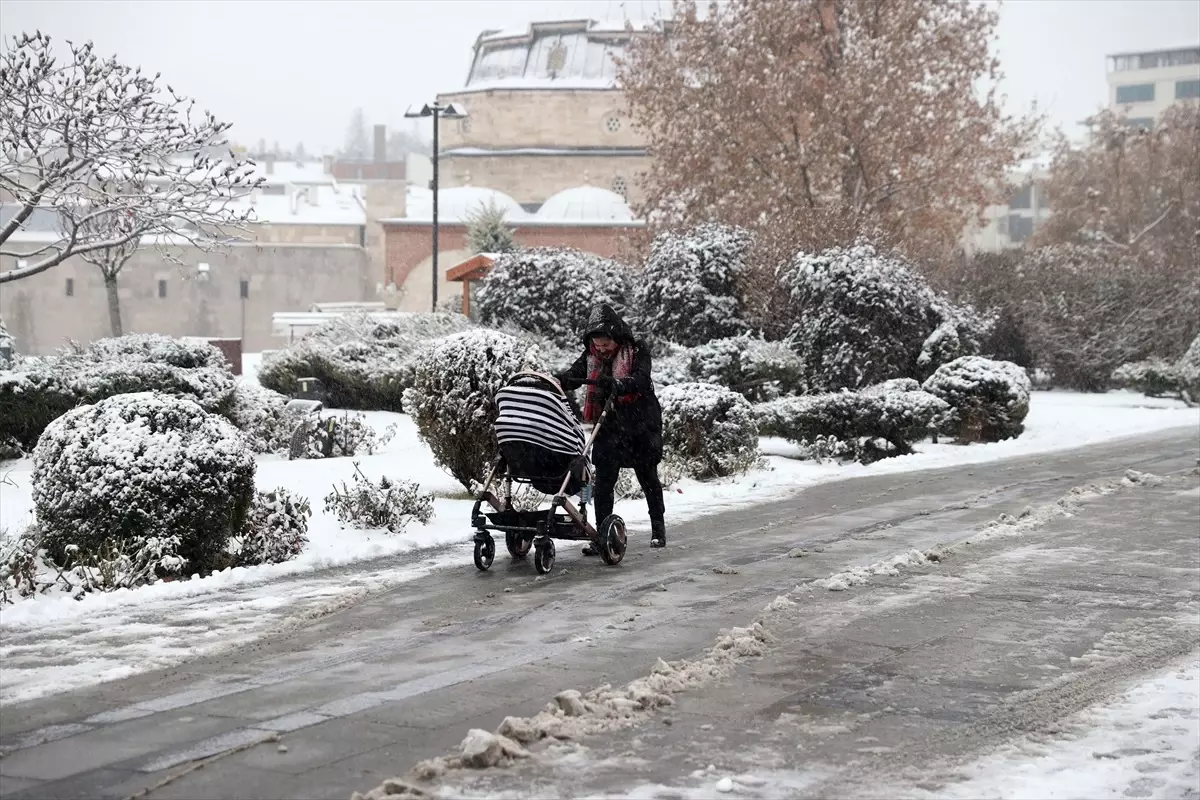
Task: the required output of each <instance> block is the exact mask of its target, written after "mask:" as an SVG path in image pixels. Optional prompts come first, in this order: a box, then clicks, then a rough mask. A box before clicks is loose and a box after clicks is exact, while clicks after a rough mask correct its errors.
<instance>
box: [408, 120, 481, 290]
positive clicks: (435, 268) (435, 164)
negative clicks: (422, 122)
mask: <svg viewBox="0 0 1200 800" xmlns="http://www.w3.org/2000/svg"><path fill="white" fill-rule="evenodd" d="M404 116H405V117H407V118H409V119H412V118H415V117H433V186H432V187H431V188H432V189H433V303H432V310H433V311H437V303H438V279H439V275H438V120H439V119H463V118H465V117H466V116H467V110H466V109H465V108H463V107H462V106H460V105H459V104H457V103H446V104H445V105H443V104H441V103H436V102H435V103H432V104H430V103H426V104H425V105H423V106H421V107H420V108H416V107H415V106H410V107H409V109H408V111H406V112H404Z"/></svg>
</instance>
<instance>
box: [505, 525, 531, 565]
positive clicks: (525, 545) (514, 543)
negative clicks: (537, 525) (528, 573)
mask: <svg viewBox="0 0 1200 800" xmlns="http://www.w3.org/2000/svg"><path fill="white" fill-rule="evenodd" d="M504 544H505V545H507V547H508V554H509V555H510V556H512V557H513V558H518V559H519V558H524V557H525V556H527V555H529V546H530V545H532V544H533V540H532V539H526V538H525V537H524V536H522V535H521V534H519V533H513V532H512V531H506V532H505V534H504Z"/></svg>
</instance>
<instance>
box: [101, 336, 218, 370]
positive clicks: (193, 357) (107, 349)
mask: <svg viewBox="0 0 1200 800" xmlns="http://www.w3.org/2000/svg"><path fill="white" fill-rule="evenodd" d="M77 350H78V348H77ZM78 352H79V353H80V355H81V356H83V358H84V359H85V360H87V361H91V362H105V361H144V362H147V363H150V364H165V365H167V366H168V367H179V368H180V369H201V368H205V367H208V368H213V369H218V370H221V371H223V372H228V371H229V370H230V366H229V362H228V361H226V360H225V355H224V354H223V353H222V352H221V351H220V350H218V349H217V348H216V347H215V346H213V345H212V344H209V343H208V342H203V341H196V340H185V339H174V338H172V337H170V336H163V335H162V334H158V333H127V334H125V335H124V336H116V337H110V338H107V339H97V340H96V341H94V342H92V343H91V344H90V345H88V346H87V347H86V348H84V349H82V350H78Z"/></svg>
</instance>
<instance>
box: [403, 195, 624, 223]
mask: <svg viewBox="0 0 1200 800" xmlns="http://www.w3.org/2000/svg"><path fill="white" fill-rule="evenodd" d="M405 200H406V203H405V208H406V210H407V216H405V217H398V218H392V219H385V220H383V222H391V223H400V224H404V223H407V224H427V223H431V222H432V221H433V192H431V191H430V190H428V189H425V188H423V187H418V186H409V187H408V192H407V197H406V198H405ZM489 205H495V207H496V208H499V209H502V210H503V211H504V219H505V220H506V221H507V222H509V223H513V224H515V225H517V226H518V227H519V226H522V225H527V226H543V225H547V226H548V225H564V226H574V225H585V226H588V225H595V226H605V225H639V224H641V223H639V222H638V221H637V220H635V219H634V217H633V212H632V211H631V210H630V209H629V205H628V204H627V203H626V202H625V199H624V198H623V197H621V196H620V195H619V194H616V193H615V192H610V191H608V190H607V189H601V188H599V187H597V186H576V187H574V188H571V189H564V190H563V191H561V192H558V193H557V194H555V195H553V196H551V197H550V198H548V199H547V200H546V202H545V203H543V204H542V206H541V208H539V209H538V211H537V213H535V214H531V213H529V212H528V211H526V210H525V209H523V208H522V207H521V204H520V203H518V202H517V201H516V200H514V199H513V198H512V197H510V196H508V195H507V194H505V193H504V192H500V191H497V190H495V189H488V188H484V187H481V186H459V187H456V188H454V189H440V190H439V191H438V222H440V223H445V224H451V225H453V224H460V225H461V224H465V223H467V222H468V221H469V220H470V218H471V217H472V216H473V215H474V214H477V213H478V212H479V211H480V210H482V209H485V208H487V207H488V206H489Z"/></svg>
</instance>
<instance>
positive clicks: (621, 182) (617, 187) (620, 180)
mask: <svg viewBox="0 0 1200 800" xmlns="http://www.w3.org/2000/svg"><path fill="white" fill-rule="evenodd" d="M612 190H613V191H614V192H616V193H617V194H619V195H621V197H624V198H625V199H626V200H628V199H629V183H628V182H627V181H626V180H625V178H624V177H622V176H620V175H618V176H617V177H615V178H613V180H612Z"/></svg>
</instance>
